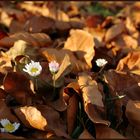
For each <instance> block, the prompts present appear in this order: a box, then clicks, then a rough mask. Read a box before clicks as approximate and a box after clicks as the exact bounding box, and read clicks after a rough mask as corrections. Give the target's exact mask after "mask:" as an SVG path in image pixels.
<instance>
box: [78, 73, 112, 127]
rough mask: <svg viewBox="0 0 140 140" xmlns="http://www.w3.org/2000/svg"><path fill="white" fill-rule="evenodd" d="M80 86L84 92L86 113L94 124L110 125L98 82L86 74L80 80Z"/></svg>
mask: <svg viewBox="0 0 140 140" xmlns="http://www.w3.org/2000/svg"><path fill="white" fill-rule="evenodd" d="M78 83H79V86H80V88H81V90H82V97H83V103H84V108H85V112H86V113H87V115H88V117H89V118H90V120H91V121H93V122H94V123H97V124H98V123H99V124H104V125H110V122H109V121H107V120H106V117H105V116H106V115H105V110H104V104H103V101H102V94H101V92H100V91H99V89H98V85H97V82H96V81H95V80H92V78H91V77H90V76H89V75H88V74H86V73H82V74H81V75H80V76H79V78H78Z"/></svg>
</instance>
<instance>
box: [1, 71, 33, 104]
mask: <svg viewBox="0 0 140 140" xmlns="http://www.w3.org/2000/svg"><path fill="white" fill-rule="evenodd" d="M3 85H4V89H5V91H6V92H7V93H8V94H10V95H11V96H13V97H14V98H15V99H16V100H17V102H18V103H20V104H24V105H26V104H31V102H32V98H31V96H32V95H33V93H32V91H31V89H30V81H29V79H27V77H25V75H23V74H22V73H19V72H9V73H8V74H7V75H6V77H5V79H4V82H3Z"/></svg>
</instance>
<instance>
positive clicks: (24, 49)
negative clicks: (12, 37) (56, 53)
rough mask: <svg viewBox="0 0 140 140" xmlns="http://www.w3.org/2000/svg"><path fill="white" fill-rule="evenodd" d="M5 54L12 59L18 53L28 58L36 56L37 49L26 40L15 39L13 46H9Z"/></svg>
mask: <svg viewBox="0 0 140 140" xmlns="http://www.w3.org/2000/svg"><path fill="white" fill-rule="evenodd" d="M6 54H7V56H8V57H9V58H10V59H11V60H14V59H15V58H16V57H17V56H19V55H23V56H24V55H27V56H29V57H30V59H33V60H34V59H35V58H37V57H38V49H37V48H35V47H31V46H30V44H28V42H25V41H23V40H18V41H15V43H14V45H13V47H11V48H10V49H9V50H8V51H7V52H6Z"/></svg>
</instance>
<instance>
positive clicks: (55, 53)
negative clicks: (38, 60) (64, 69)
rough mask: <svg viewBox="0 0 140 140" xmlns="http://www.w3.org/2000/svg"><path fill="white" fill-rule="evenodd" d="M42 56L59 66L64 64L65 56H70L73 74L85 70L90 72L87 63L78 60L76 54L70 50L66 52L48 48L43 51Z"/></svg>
mask: <svg viewBox="0 0 140 140" xmlns="http://www.w3.org/2000/svg"><path fill="white" fill-rule="evenodd" d="M41 54H42V55H43V56H45V57H46V58H47V59H48V60H49V61H51V60H56V61H57V62H58V63H59V64H61V63H62V61H63V59H64V57H65V55H68V56H69V57H70V63H71V65H72V70H71V72H72V73H77V72H79V71H83V70H89V66H88V65H87V64H86V63H85V61H82V60H80V59H78V58H77V57H76V56H75V54H74V53H73V52H71V51H70V50H64V49H61V50H57V49H53V48H47V49H43V50H41ZM60 54H61V55H60ZM50 58H51V59H50Z"/></svg>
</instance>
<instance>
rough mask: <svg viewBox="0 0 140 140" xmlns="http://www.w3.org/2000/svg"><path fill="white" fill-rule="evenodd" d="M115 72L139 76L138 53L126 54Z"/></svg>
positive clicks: (139, 58)
mask: <svg viewBox="0 0 140 140" xmlns="http://www.w3.org/2000/svg"><path fill="white" fill-rule="evenodd" d="M116 70H117V71H124V72H131V73H134V74H137V75H140V51H133V52H130V53H128V55H127V56H126V57H124V58H122V59H121V60H120V61H119V63H118V65H117V68H116Z"/></svg>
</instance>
